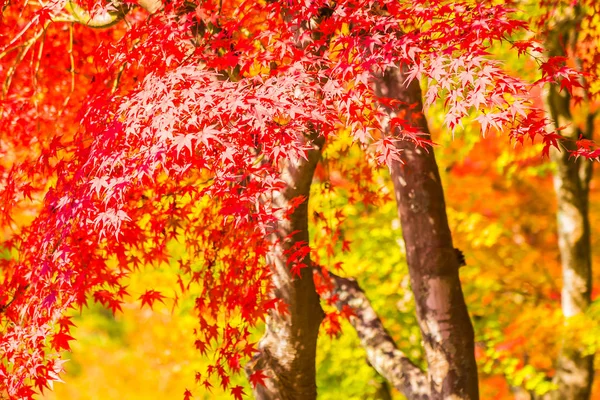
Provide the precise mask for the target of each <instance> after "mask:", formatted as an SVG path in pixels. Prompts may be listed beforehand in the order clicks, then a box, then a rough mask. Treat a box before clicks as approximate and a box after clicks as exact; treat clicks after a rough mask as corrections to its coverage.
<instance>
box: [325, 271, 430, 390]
mask: <svg viewBox="0 0 600 400" xmlns="http://www.w3.org/2000/svg"><path fill="white" fill-rule="evenodd" d="M329 276H330V278H331V282H332V284H333V290H334V292H335V293H336V294H337V295H338V301H337V304H336V306H337V308H338V309H340V310H341V309H342V308H343V307H344V306H345V305H347V306H349V307H350V308H351V309H352V311H353V312H354V315H353V316H351V317H350V323H351V324H352V326H353V327H354V329H355V330H356V333H357V334H358V337H359V339H360V343H361V345H362V346H363V348H364V349H365V350H366V352H367V358H368V359H369V362H370V363H371V365H372V366H373V368H375V370H376V371H377V372H378V373H379V374H380V375H381V376H382V377H384V378H385V379H386V380H387V381H388V382H390V384H392V385H393V386H394V387H395V388H396V389H398V390H399V391H400V392H402V394H404V396H406V397H407V398H408V399H410V400H428V399H429V382H428V380H427V376H426V374H425V373H424V372H423V371H422V370H421V369H420V368H419V367H417V366H416V365H415V364H414V363H413V362H412V361H411V360H410V359H409V358H408V357H407V356H406V354H404V353H403V352H402V351H400V350H399V349H398V347H397V346H396V343H395V342H394V339H392V337H391V336H390V334H389V333H388V332H387V331H386V329H385V327H384V326H383V323H382V322H381V320H380V319H379V317H378V316H377V313H376V312H375V310H374V309H373V307H372V306H371V303H370V302H369V299H368V298H367V296H366V295H365V292H364V291H363V290H362V289H361V288H360V286H359V285H358V283H357V282H356V280H354V279H348V278H342V277H340V276H337V275H335V274H333V273H331V272H329Z"/></svg>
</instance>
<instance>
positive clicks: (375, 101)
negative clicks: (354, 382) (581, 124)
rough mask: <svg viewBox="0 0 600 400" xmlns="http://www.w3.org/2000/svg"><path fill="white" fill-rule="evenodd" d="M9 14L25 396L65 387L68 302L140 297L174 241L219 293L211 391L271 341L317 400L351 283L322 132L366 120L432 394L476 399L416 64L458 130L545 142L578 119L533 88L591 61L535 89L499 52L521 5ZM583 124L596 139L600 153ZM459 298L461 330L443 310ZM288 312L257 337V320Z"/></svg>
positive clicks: (346, 4) (151, 298)
mask: <svg viewBox="0 0 600 400" xmlns="http://www.w3.org/2000/svg"><path fill="white" fill-rule="evenodd" d="M136 5H139V6H140V7H136ZM2 9H3V13H2V24H1V26H0V29H1V31H0V34H1V35H2V43H1V44H0V46H1V47H0V59H1V63H0V66H1V68H2V69H1V71H2V77H3V78H4V80H3V93H2V94H3V97H2V103H1V105H0V107H1V112H2V114H1V122H0V124H1V125H0V126H2V132H3V136H2V148H1V151H2V153H3V155H5V157H4V159H3V161H2V163H1V166H0V168H1V170H0V171H1V178H0V179H1V182H2V191H1V193H0V195H1V198H2V219H1V221H2V226H3V227H4V229H5V240H4V243H3V246H4V248H5V249H6V252H7V255H8V256H7V257H6V259H5V260H3V267H2V268H3V274H2V286H1V288H0V302H1V307H2V313H1V317H0V318H1V319H2V326H3V328H2V329H3V330H2V332H1V336H0V353H1V354H2V358H3V360H6V361H5V362H3V363H2V364H0V382H1V389H2V391H3V393H6V394H7V395H8V396H9V397H10V398H31V397H32V396H33V395H34V392H35V390H37V391H41V390H43V389H44V388H46V387H49V386H51V384H52V382H53V381H57V380H59V379H60V378H59V374H60V373H61V372H62V369H63V366H62V360H60V357H59V354H58V353H59V352H60V351H61V350H64V349H68V348H69V341H70V340H71V336H70V335H69V333H70V326H71V320H70V317H69V316H67V315H66V312H67V311H68V310H69V309H72V308H82V307H84V306H85V305H87V303H88V301H89V300H90V299H93V300H94V301H96V302H98V303H101V304H102V305H104V306H105V307H107V308H109V309H111V310H112V311H113V312H115V311H119V310H121V307H122V301H123V299H124V298H125V297H126V296H127V295H128V291H127V287H126V286H125V283H124V282H125V279H126V277H127V276H128V275H130V274H132V273H133V272H135V271H136V270H138V269H140V268H142V267H144V266H145V265H148V264H159V263H161V262H166V261H168V260H169V259H170V258H171V256H172V255H171V254H170V252H169V249H168V244H169V243H170V242H171V241H174V240H176V241H179V242H181V243H183V246H184V248H185V250H184V251H183V252H182V254H181V255H179V256H178V262H179V265H180V271H179V274H178V275H177V277H174V279H176V280H177V282H178V284H179V285H178V286H179V291H180V294H183V293H187V292H190V291H192V292H194V293H197V297H196V301H195V307H194V308H195V312H196V316H197V328H196V329H195V331H194V333H193V335H194V343H195V347H196V348H197V349H198V351H199V352H200V353H205V352H207V351H208V349H209V348H210V351H212V352H213V353H214V361H213V362H212V363H211V364H210V365H209V366H208V367H207V368H206V370H205V371H202V372H199V373H198V374H197V375H196V380H197V382H198V383H199V384H200V385H202V386H204V387H205V388H206V389H209V388H210V387H212V385H213V383H211V382H213V381H214V380H217V381H218V382H219V384H220V385H222V386H223V388H224V389H226V390H229V391H230V393H231V395H232V396H234V397H235V398H240V397H241V396H242V392H243V391H242V390H241V388H240V387H239V386H232V385H230V384H229V382H230V380H229V376H230V374H231V373H236V372H239V371H240V370H241V367H242V364H241V362H240V360H242V359H245V358H249V357H253V359H252V360H251V361H250V363H249V364H248V365H247V366H246V369H247V372H248V375H249V380H250V381H251V382H252V384H253V386H254V391H255V394H256V395H257V396H258V397H269V396H282V397H288V396H293V395H292V394H289V393H298V395H299V396H303V397H302V398H312V397H314V396H315V395H316V387H315V383H314V382H315V367H314V358H315V354H314V353H315V351H316V340H317V334H318V330H319V326H320V323H321V318H325V322H326V323H329V324H330V325H333V326H335V325H336V324H335V320H336V317H335V316H334V315H335V314H329V315H327V316H325V315H324V314H323V312H322V310H321V305H320V302H319V296H318V294H317V292H321V293H323V292H325V291H327V290H330V289H331V286H330V283H328V282H327V280H324V281H323V282H321V285H317V286H315V283H314V281H313V279H312V276H313V268H312V267H313V262H312V260H311V254H310V249H309V248H308V216H307V215H308V196H309V193H310V187H311V181H312V177H313V174H314V172H315V169H316V168H317V163H318V161H319V157H320V156H319V154H320V152H321V151H322V147H323V146H327V145H329V143H333V142H335V141H336V140H338V137H339V135H338V131H339V130H340V129H342V128H343V127H347V128H348V129H350V134H351V138H352V141H353V142H354V143H356V144H358V145H359V146H361V147H362V148H364V149H366V150H367V152H366V153H367V154H366V157H371V158H373V159H374V160H376V161H378V162H379V163H385V164H387V165H388V166H389V167H390V169H391V171H392V180H393V182H394V184H395V185H396V192H397V198H398V200H399V203H398V204H399V206H398V207H399V214H400V216H401V219H402V223H403V229H404V239H405V241H406V243H407V255H408V263H409V269H410V273H411V279H412V285H413V290H414V293H415V297H416V302H417V311H418V312H417V314H418V317H419V321H420V325H421V329H422V332H423V334H424V341H425V352H426V355H427V358H428V361H429V375H430V379H429V381H430V382H429V384H430V389H428V393H427V394H424V395H428V396H431V397H432V398H437V397H438V396H449V395H456V396H461V398H476V397H477V396H478V395H477V392H478V389H477V379H476V376H477V370H476V366H475V361H474V354H473V330H472V327H471V323H470V320H469V316H468V313H467V309H466V305H465V303H464V300H463V298H462V292H461V287H460V282H459V280H458V267H459V261H458V260H457V258H456V257H455V253H454V248H453V246H452V240H451V237H450V232H449V228H448V222H447V218H446V215H445V206H444V202H443V195H442V192H441V183H440V179H439V176H436V174H437V166H436V164H435V159H434V158H433V157H432V154H433V153H432V152H431V150H430V149H429V148H428V146H429V143H430V141H429V137H428V133H427V126H426V124H423V119H422V117H420V108H421V107H420V104H421V92H420V88H419V84H418V81H419V79H422V78H426V79H427V81H428V89H427V91H426V92H425V104H426V105H430V104H432V103H433V102H434V101H435V100H436V99H438V98H439V97H443V98H444V99H445V106H446V110H445V122H446V125H447V126H448V127H449V128H450V129H452V130H455V129H457V128H458V127H459V126H460V125H461V122H462V121H463V120H464V119H468V118H469V117H472V116H474V118H475V120H476V121H477V122H478V123H479V124H480V126H481V130H482V132H483V133H484V134H485V133H486V132H487V131H489V130H492V129H497V130H506V132H508V134H509V136H510V138H511V139H513V140H514V141H516V142H521V143H522V142H524V141H525V139H528V138H531V139H533V138H539V140H540V141H541V142H542V143H543V152H544V153H546V154H547V153H548V152H549V151H550V148H551V147H552V146H555V145H556V144H557V140H559V139H561V136H560V135H559V134H558V133H557V132H556V131H555V130H553V129H550V130H546V129H545V128H546V127H548V126H550V121H549V120H548V119H546V118H545V117H544V114H543V112H542V111H541V110H539V109H537V108H536V107H535V106H534V105H533V104H532V102H531V100H530V91H531V88H532V87H535V86H536V85H537V86H539V85H543V84H545V83H549V82H555V81H556V82H560V85H561V87H563V89H565V90H571V89H573V88H578V87H581V86H582V85H581V83H580V82H579V80H578V77H579V76H580V74H579V73H578V72H577V71H576V70H575V69H573V68H569V67H567V66H564V65H563V64H562V63H561V62H560V60H559V61H557V59H554V58H549V59H547V60H543V61H540V65H539V67H540V69H541V71H542V78H541V79H539V80H538V81H536V82H535V83H533V84H530V83H527V82H524V81H522V80H519V79H517V78H515V77H512V76H511V75H509V74H508V73H506V72H505V71H503V70H502V68H501V67H500V65H499V64H498V63H497V62H495V61H493V60H492V59H491V58H490V57H488V50H489V48H490V46H491V45H492V44H494V43H495V42H501V41H504V40H506V39H508V38H509V37H511V36H512V35H513V34H516V33H518V32H521V31H523V30H526V29H527V24H526V23H524V22H523V21H520V20H518V19H516V18H513V17H512V16H511V10H510V9H509V8H508V7H507V5H506V4H503V5H497V4H494V3H493V2H468V1H466V2H447V1H437V2H428V1H416V2H414V1H411V2H401V1H379V2H375V1H356V0H348V1H338V2H328V1H314V2H294V1H290V2H254V1H239V2H235V1H233V2H216V1H215V2H213V1H201V2H198V3H194V2H183V1H171V2H164V3H159V2H140V3H139V4H138V3H133V2H131V3H130V2H124V3H120V2H119V3H117V2H115V3H95V2H93V1H90V2H80V3H76V2H73V1H51V2H48V3H46V2H23V3H20V2H8V1H5V2H3V4H2ZM92 28H107V29H103V30H94V29H92ZM513 46H514V48H515V49H517V50H519V51H521V52H523V51H528V50H530V51H534V50H535V49H536V44H535V43H534V42H533V41H518V42H514V43H513ZM61 55H62V56H61ZM394 71H395V72H394ZM399 71H401V74H399ZM390 79H391V80H390ZM473 113H474V114H473ZM578 139H579V138H573V142H574V143H575V145H576V146H579V147H576V154H577V155H578V156H584V157H589V158H597V156H598V154H597V151H596V150H595V148H594V145H593V143H591V142H589V141H582V140H578ZM326 143H327V144H326ZM402 163H405V166H403V165H402ZM411 168H413V169H414V170H413V171H417V172H418V173H410V172H407V171H411ZM423 176H425V177H427V178H425V179H429V177H433V178H431V179H432V182H428V183H424V181H423ZM407 182H408V184H407ZM415 191H416V192H415ZM415 193H417V196H421V197H422V196H425V198H421V197H419V199H418V201H417V200H416V199H415ZM423 207H425V208H427V209H429V211H431V214H426V213H420V212H419V210H422V209H423ZM432 210H433V211H432ZM30 215H32V216H33V217H30ZM24 216H25V217H24ZM425 216H429V217H432V218H434V220H435V224H434V225H435V229H433V231H434V232H433V234H432V233H431V232H426V231H427V229H425V228H422V227H423V226H426V225H427V223H428V222H427V220H426V219H425V220H422V218H424V217H425ZM21 218H25V220H24V221H23V220H22V219H21ZM411 227H412V228H415V227H416V228H415V229H417V230H413V231H412V233H411V231H410V228H411ZM418 227H421V228H418ZM420 229H425V231H421V230H420ZM335 239H336V232H335V231H334V230H332V231H331V240H332V241H333V242H335ZM438 241H439V242H438ZM342 247H343V248H346V246H344V245H343V244H342ZM430 248H434V249H435V250H434V251H433V252H432V251H430V250H429V249H430ZM419 267H423V268H422V269H423V270H422V271H420V268H419ZM423 271H425V273H424V272H423ZM322 273H323V275H324V276H327V271H326V270H324V271H322ZM431 276H434V277H435V278H434V279H433V280H435V282H433V284H434V285H433V286H432V288H431V289H427V286H431V285H432V279H430V278H431ZM317 280H318V278H317ZM440 293H443V294H444V295H443V296H441V297H438V301H437V302H436V301H434V302H433V303H431V300H432V299H433V297H431V296H434V297H435V296H438V295H440ZM444 296H445V297H444ZM139 297H140V300H141V302H142V305H148V306H150V307H152V306H153V304H156V302H161V301H163V299H164V298H165V297H164V295H163V294H162V293H161V292H160V291H157V290H154V289H148V290H146V291H145V292H143V293H142V294H141V295H140V296H139ZM440 299H441V301H439V300H440ZM341 312H342V313H346V314H345V315H346V316H348V315H350V313H349V312H348V311H347V310H345V309H342V311H341ZM445 312H450V314H449V315H450V318H451V320H452V323H451V325H452V327H451V328H449V329H450V330H451V331H452V332H454V333H455V334H452V335H450V336H449V337H442V336H443V335H440V331H439V330H438V328H436V327H435V325H436V324H438V323H439V321H440V320H439V318H440V317H441V316H442V314H444V313H445ZM267 314H268V318H267V319H266V325H267V332H266V334H265V336H264V337H263V339H262V340H261V341H260V342H259V344H258V345H256V344H255V343H253V342H252V340H251V338H250V337H251V333H250V331H251V328H253V327H254V326H255V325H256V324H257V323H258V322H259V321H261V320H262V319H264V318H265V316H266V315H267ZM319 316H321V317H319ZM283 337H284V338H286V340H282V338H283ZM300 350H302V351H300ZM440 355H443V357H441V358H440ZM441 364H444V365H441ZM444 368H446V369H445V372H444ZM419 371H420V370H415V374H416V375H417V379H424V378H423V377H424V375H422V374H423V373H422V372H419ZM448 371H450V373H448ZM410 387H411V388H412V389H414V386H410ZM190 396H191V392H190V391H188V390H186V391H185V393H184V397H188V398H189V397H190Z"/></svg>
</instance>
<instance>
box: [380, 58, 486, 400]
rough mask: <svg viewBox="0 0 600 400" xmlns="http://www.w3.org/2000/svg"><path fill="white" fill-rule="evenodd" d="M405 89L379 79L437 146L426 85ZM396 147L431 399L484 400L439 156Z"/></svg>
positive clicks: (397, 110)
mask: <svg viewBox="0 0 600 400" xmlns="http://www.w3.org/2000/svg"><path fill="white" fill-rule="evenodd" d="M404 81H405V77H404V76H403V73H402V72H401V71H399V70H398V69H389V70H388V71H387V72H386V73H385V74H384V75H383V76H381V77H379V78H377V80H376V82H375V92H376V94H377V95H378V96H381V97H387V98H392V99H396V100H399V101H400V103H401V105H400V106H398V107H394V109H390V110H389V113H390V115H398V114H403V118H404V119H405V120H407V121H410V122H411V123H412V124H413V125H414V126H415V127H417V128H418V129H419V130H420V131H421V132H423V133H424V134H426V138H427V139H429V128H428V126H427V121H426V120H425V118H424V116H423V114H422V109H423V104H422V99H421V88H420V86H419V83H418V82H417V81H413V82H412V83H411V84H410V85H409V86H408V87H406V86H405V85H403V83H402V82H404ZM415 105H417V107H414V106H415ZM396 146H397V147H398V148H399V149H400V150H401V151H402V153H401V157H402V159H403V161H404V163H405V164H401V163H399V162H395V163H394V164H393V165H391V167H390V169H391V175H392V180H393V184H394V192H395V195H396V200H397V203H398V214H399V216H400V221H401V224H402V236H403V238H404V242H405V244H406V259H407V262H408V270H409V274H410V282H411V286H412V291H413V293H414V296H415V303H416V309H417V317H418V321H419V326H420V328H421V333H422V336H423V343H424V346H425V354H426V356H427V364H428V375H429V386H430V393H429V395H430V398H431V399H455V400H458V399H469V400H472V399H478V398H479V388H478V381H477V365H476V362H475V349H474V332H473V325H472V324H471V320H470V318H469V313H468V311H467V306H466V304H465V300H464V296H463V293H462V288H461V284H460V279H459V272H458V269H459V260H458V258H457V256H456V252H455V249H454V246H453V244H452V236H451V233H450V227H449V226H448V217H447V215H446V204H445V201H444V192H443V188H442V182H441V180H440V174H439V171H438V166H437V163H436V161H435V156H434V154H433V149H432V148H418V147H416V146H415V145H414V144H413V143H412V142H410V141H402V140H399V141H398V142H397V145H396Z"/></svg>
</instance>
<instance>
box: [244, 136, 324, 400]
mask: <svg viewBox="0 0 600 400" xmlns="http://www.w3.org/2000/svg"><path fill="white" fill-rule="evenodd" d="M323 143H324V139H323V138H318V139H316V140H315V142H313V144H314V145H313V150H311V151H309V152H308V155H307V158H308V159H307V160H304V159H299V160H297V161H296V162H293V163H292V162H289V163H288V165H286V166H285V168H284V172H283V178H284V179H285V181H286V183H287V188H286V189H285V190H284V191H283V192H282V193H280V194H279V195H278V196H277V197H276V198H275V199H274V203H275V206H276V207H281V208H282V209H287V208H288V207H289V204H290V201H291V200H293V199H295V198H297V197H299V196H303V197H305V200H304V202H303V203H302V204H300V205H299V206H298V207H297V208H296V209H295V211H294V212H293V214H292V215H291V217H290V219H289V220H286V219H284V218H282V219H281V221H280V222H279V227H278V230H277V233H276V240H281V245H277V246H275V247H274V248H273V249H272V252H271V254H270V255H269V256H268V262H269V263H270V264H271V269H272V274H273V275H272V281H273V286H274V294H275V296H276V297H277V298H280V299H282V300H283V301H284V303H285V304H286V305H287V306H288V313H285V314H282V313H279V312H276V311H275V310H273V311H271V312H270V313H269V316H268V318H267V323H266V332H265V335H264V336H263V337H262V339H261V340H260V342H259V344H258V349H259V353H258V354H257V355H256V356H255V357H254V358H253V359H252V360H251V361H250V362H249V363H248V365H247V366H246V373H247V374H248V375H250V374H252V373H253V372H255V371H257V370H263V371H264V373H265V374H266V375H268V377H269V379H267V380H266V386H262V385H257V386H256V388H255V389H254V396H255V398H256V399H261V400H263V399H278V400H288V399H289V400H296V399H297V400H311V399H316V397H317V387H316V383H315V377H316V367H315V359H316V349H317V336H318V333H319V326H320V325H321V321H322V320H323V317H324V313H323V310H322V309H321V304H320V301H319V296H318V294H317V292H316V291H315V284H314V280H313V272H312V271H313V269H312V268H311V264H312V263H311V260H310V255H307V256H306V257H305V258H304V259H303V260H301V262H302V263H304V264H305V265H306V266H307V268H303V269H302V270H301V276H300V277H298V276H293V274H292V271H291V269H290V266H289V265H288V262H287V261H288V256H289V254H287V252H286V250H289V249H290V248H293V247H294V246H295V245H296V244H297V243H304V245H308V243H309V237H308V198H309V194H310V185H311V183H312V178H313V175H314V171H315V168H316V166H317V163H318V161H319V159H320V156H321V147H322V146H323ZM293 232H296V233H295V234H294V235H293V236H292V239H291V240H290V241H287V242H284V241H283V239H284V238H286V237H288V236H290V235H291V234H292V233H293Z"/></svg>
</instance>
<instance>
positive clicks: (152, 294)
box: [138, 290, 165, 309]
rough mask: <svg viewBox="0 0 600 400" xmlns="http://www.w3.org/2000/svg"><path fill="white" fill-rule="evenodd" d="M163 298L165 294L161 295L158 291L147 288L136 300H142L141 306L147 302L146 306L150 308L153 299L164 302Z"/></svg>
mask: <svg viewBox="0 0 600 400" xmlns="http://www.w3.org/2000/svg"><path fill="white" fill-rule="evenodd" d="M164 298H165V296H163V295H162V294H160V292H157V291H156V290H147V291H146V292H145V293H144V294H143V295H141V296H140V297H139V298H138V300H142V307H144V305H145V304H147V305H148V307H150V309H152V306H153V304H154V302H155V301H160V302H161V303H163V304H165V302H164V301H163V299H164Z"/></svg>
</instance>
